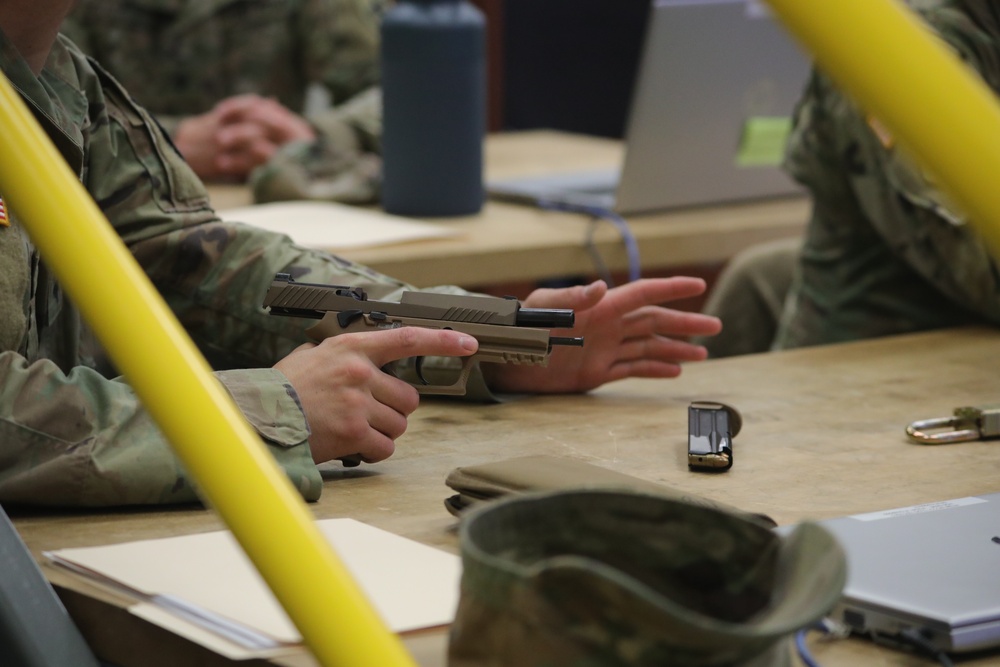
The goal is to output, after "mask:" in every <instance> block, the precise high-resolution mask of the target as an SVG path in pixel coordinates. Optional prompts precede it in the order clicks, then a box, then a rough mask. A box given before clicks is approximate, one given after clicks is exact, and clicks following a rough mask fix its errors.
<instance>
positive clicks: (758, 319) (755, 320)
mask: <svg viewBox="0 0 1000 667" xmlns="http://www.w3.org/2000/svg"><path fill="white" fill-rule="evenodd" d="M801 248H802V241H801V239H799V238H790V239H779V240H777V241H769V242H767V243H760V244H757V245H754V246H751V247H750V248H747V249H746V250H744V251H743V252H741V253H739V254H737V255H736V256H735V257H733V259H732V260H731V261H730V262H729V264H727V265H726V268H725V269H723V271H722V273H721V274H720V275H719V280H718V282H717V283H716V284H715V286H713V287H712V291H711V293H710V294H709V295H708V301H707V302H706V304H705V307H704V309H703V312H704V313H705V314H707V315H715V316H716V317H718V318H719V319H721V320H722V332H721V333H719V334H718V335H716V336H707V337H704V338H697V339H695V340H694V341H693V342H695V343H698V344H699V345H704V346H705V347H706V348H707V349H708V356H709V358H712V359H715V358H720V357H731V356H734V355H737V354H754V353H757V352H767V351H768V350H770V349H771V346H772V344H773V343H774V339H775V336H776V334H777V332H778V323H779V322H780V321H781V313H782V310H783V309H784V306H785V298H786V297H787V296H788V293H789V291H790V290H791V288H792V279H793V275H794V273H795V266H796V263H797V261H798V256H799V251H800V249H801Z"/></svg>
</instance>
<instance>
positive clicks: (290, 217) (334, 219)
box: [218, 201, 458, 250]
mask: <svg viewBox="0 0 1000 667" xmlns="http://www.w3.org/2000/svg"><path fill="white" fill-rule="evenodd" d="M218 214H219V216H220V217H221V218H222V219H223V220H228V221H232V222H245V223H247V224H249V225H254V226H255V227H262V228H264V229H269V230H271V231H275V232H281V233H283V234H288V235H289V236H290V237H292V240H293V241H295V242H296V243H297V244H299V245H301V246H304V247H307V248H321V249H326V250H342V249H346V248H363V247H367V246H380V245H390V244H395V243H410V242H413V241H420V240H423V239H436V238H445V237H449V236H456V235H457V234H458V232H456V231H455V230H452V229H448V228H447V227H444V226H441V225H434V224H431V223H427V222H418V221H416V220H411V219H409V218H404V217H402V216H396V215H389V214H388V213H383V212H381V211H377V210H372V209H366V208H360V207H357V206H347V205H345V204H335V203H332V202H331V203H327V202H307V201H293V202H274V203H270V204H258V205H256V206H244V207H240V208H231V209H226V210H222V211H218Z"/></svg>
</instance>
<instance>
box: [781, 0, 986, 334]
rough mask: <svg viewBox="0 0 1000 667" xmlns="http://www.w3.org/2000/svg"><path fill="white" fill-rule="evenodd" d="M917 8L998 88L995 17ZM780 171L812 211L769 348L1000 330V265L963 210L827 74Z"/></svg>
mask: <svg viewBox="0 0 1000 667" xmlns="http://www.w3.org/2000/svg"><path fill="white" fill-rule="evenodd" d="M923 4H924V5H927V9H926V10H925V12H926V13H925V14H924V16H925V18H926V19H927V21H928V22H929V23H930V25H931V26H932V27H933V28H934V29H935V30H937V31H938V32H939V33H940V35H941V36H942V37H943V38H944V39H945V41H946V42H947V43H948V44H949V45H950V46H951V47H952V48H953V49H955V50H956V51H957V52H958V54H959V55H960V56H961V57H962V58H963V59H964V60H965V61H967V62H968V63H969V64H970V65H971V66H972V67H973V68H974V69H975V70H976V71H978V72H979V74H980V76H981V77H982V78H983V80H984V81H985V82H986V84H987V85H988V86H989V87H990V88H992V89H993V90H994V91H1000V22H998V17H1000V9H997V8H996V7H995V5H994V3H993V2H991V1H990V0H966V1H964V2H955V1H944V2H938V3H930V2H923ZM934 4H936V5H937V6H933V5H934ZM786 167H787V169H788V170H789V172H790V173H791V174H792V175H793V176H794V177H795V178H796V179H797V180H799V181H800V182H802V183H803V184H804V185H806V186H807V187H808V188H809V190H810V192H811V193H812V197H813V202H814V204H813V213H812V218H811V220H810V222H809V226H808V228H807V231H806V237H805V244H804V246H803V248H802V252H801V255H800V259H799V267H798V269H799V275H798V276H797V278H796V283H795V285H794V286H793V290H792V294H791V295H790V298H789V300H788V302H787V303H786V309H785V312H784V314H783V318H782V322H781V325H780V328H779V333H778V336H777V340H776V342H775V346H776V347H778V348H787V347H798V346H803V345H815V344H822V343H836V342H840V341H848V340H855V339H859V338H871V337H876V336H885V335H889V334H900V333H907V332H913V331H922V330H927V329H937V328H943V327H949V326H957V325H963V324H973V323H975V324H1000V277H998V276H1000V274H998V267H997V264H996V262H995V261H994V260H993V259H992V258H991V257H990V255H989V253H988V252H987V249H986V247H985V245H984V244H983V242H982V241H981V240H980V238H979V237H978V236H977V235H976V234H975V232H974V230H973V229H971V228H970V227H969V226H968V225H967V224H965V222H964V220H963V216H962V213H961V211H959V210H958V209H957V208H956V207H955V206H953V205H952V204H951V203H949V202H948V200H947V199H946V198H945V197H944V196H943V195H942V194H941V193H940V192H939V191H938V190H937V188H936V187H935V185H934V184H933V182H932V181H931V180H930V179H929V178H928V177H927V175H926V174H924V173H923V172H922V170H921V169H919V168H918V167H916V166H915V164H914V162H913V161H912V160H911V159H909V158H908V157H907V156H906V155H904V154H902V153H901V152H900V151H899V150H898V148H896V147H895V146H894V145H893V141H892V137H891V136H889V135H888V133H887V132H885V131H884V129H883V128H882V127H881V126H880V125H879V123H878V119H875V118H871V117H868V116H866V115H865V114H864V113H862V112H861V111H859V110H858V108H857V107H856V106H855V105H854V104H853V103H852V102H850V101H849V100H848V99H846V98H845V97H844V96H843V95H842V94H840V93H839V92H838V91H837V90H836V89H835V88H834V87H833V85H832V84H831V83H830V82H829V80H828V79H826V78H825V77H823V76H822V75H819V74H817V75H814V77H813V79H812V81H811V82H810V84H809V86H808V89H807V91H806V94H805V96H804V98H803V100H802V101H801V102H800V104H799V105H798V108H797V110H796V119H795V129H794V132H793V135H792V137H791V139H790V143H789V148H788V154H787V159H786Z"/></svg>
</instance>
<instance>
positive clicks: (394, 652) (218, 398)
mask: <svg viewBox="0 0 1000 667" xmlns="http://www.w3.org/2000/svg"><path fill="white" fill-rule="evenodd" d="M0 128H2V131H0V155H2V156H3V159H0V194H2V195H3V197H4V199H5V200H6V201H7V204H8V206H9V207H10V209H11V211H13V212H14V213H16V214H17V216H18V219H19V220H20V221H21V222H22V223H23V224H24V226H25V228H26V229H27V231H28V233H29V235H30V236H31V238H32V240H33V241H34V243H35V245H36V246H37V247H38V249H39V251H40V253H41V255H42V257H43V258H44V259H45V262H46V264H47V266H48V267H49V268H50V269H51V270H52V271H53V272H54V273H55V274H56V276H57V277H58V279H59V282H60V283H61V284H62V286H63V287H64V289H65V290H66V292H67V293H68V294H69V295H70V297H71V298H72V300H73V302H74V303H75V304H76V305H77V306H78V307H79V308H80V310H81V312H82V313H83V315H84V317H85V318H86V320H87V321H88V323H89V324H90V325H91V327H92V328H93V329H94V331H95V333H96V334H97V336H98V337H99V338H100V340H101V342H102V343H103V344H104V346H105V347H106V348H107V350H108V352H109V354H110V355H111V357H112V359H113V360H114V362H115V363H116V364H117V365H118V367H119V368H120V369H121V370H122V372H123V374H124V375H125V376H126V377H127V378H128V379H129V382H130V383H131V385H132V387H133V388H134V389H135V392H136V393H137V394H138V396H139V397H140V399H141V400H142V402H143V405H145V407H146V409H147V410H148V411H149V413H150V414H151V415H152V417H153V419H155V420H156V423H157V424H158V425H159V426H160V428H161V429H162V430H163V432H164V433H165V434H166V436H167V439H168V440H169V442H170V443H171V445H172V446H173V448H174V451H175V452H176V454H177V456H178V458H179V459H180V460H181V462H182V463H183V464H184V467H185V468H186V469H187V471H188V472H189V473H190V474H191V476H192V477H193V479H194V481H195V482H196V483H197V485H198V487H199V489H200V491H201V493H202V494H203V495H204V497H205V498H206V500H207V501H208V503H209V504H210V505H211V506H212V507H214V508H215V509H216V510H217V511H218V512H219V514H220V516H221V517H222V519H223V520H224V521H225V522H226V524H227V525H228V526H229V528H230V530H231V531H232V532H233V535H234V536H235V537H236V539H237V541H239V543H240V544H241V545H242V547H243V549H244V551H246V553H247V555H248V556H249V558H250V559H251V560H252V561H253V563H254V565H255V566H256V567H257V569H258V571H259V572H260V573H261V576H262V577H263V578H264V580H265V581H266V582H267V583H268V585H269V586H270V587H271V590H272V591H273V592H274V594H275V596H276V597H277V599H278V600H279V601H280V602H281V604H282V606H283V607H284V608H285V610H286V611H287V613H288V615H289V617H290V618H291V619H292V621H293V622H294V623H295V625H296V627H298V629H299V632H300V633H301V634H302V637H303V639H304V640H305V643H306V644H307V645H308V646H309V648H311V649H312V651H313V653H314V654H315V655H316V657H317V658H318V659H319V661H320V662H321V664H323V665H326V666H327V667H333V666H334V665H338V666H344V667H350V666H356V667H374V666H379V667H383V666H395V665H414V664H415V663H414V662H413V660H412V658H411V657H410V656H409V654H408V653H407V652H406V650H405V649H404V648H403V645H402V642H401V641H400V640H399V638H398V637H397V636H396V635H395V634H393V633H392V632H390V631H389V630H388V629H387V628H386V627H385V625H384V623H383V621H382V619H381V618H380V617H379V616H378V614H377V612H376V611H375V610H374V609H373V608H372V607H371V605H370V603H369V602H368V600H367V598H366V597H365V595H364V593H363V592H362V591H361V590H360V589H359V588H358V586H357V584H356V583H355V582H354V580H353V579H352V577H351V576H350V573H349V572H348V571H347V570H346V569H345V567H344V566H343V564H342V563H341V562H340V561H339V559H338V558H337V556H336V555H335V554H334V553H333V550H332V548H331V547H330V545H329V544H328V543H327V542H326V540H325V539H324V538H323V536H322V534H321V533H320V532H319V530H318V529H317V528H316V525H315V523H313V521H312V517H311V515H310V514H309V512H308V511H307V509H306V507H305V504H304V503H303V501H302V499H301V497H299V495H298V493H297V492H296V490H295V489H294V487H293V486H292V485H291V483H290V482H289V480H288V478H287V477H286V476H285V475H284V473H283V472H282V471H281V470H280V469H279V468H278V466H277V464H276V463H275V461H274V459H273V458H272V457H271V456H270V454H269V453H268V452H267V449H266V448H265V447H264V445H263V443H262V442H261V441H260V440H259V438H258V437H257V435H256V434H255V433H254V432H253V430H252V429H251V428H250V426H249V425H248V424H247V422H246V420H245V419H244V417H243V415H242V414H241V413H240V412H239V410H238V409H237V407H236V406H235V405H234V404H233V402H232V400H231V399H230V398H229V395H228V394H227V393H226V392H225V390H224V389H223V388H222V386H221V385H220V384H219V383H218V382H217V381H216V379H215V377H214V376H212V374H211V372H210V368H209V367H208V364H207V363H206V362H205V360H204V359H203V358H202V357H201V355H200V353H199V352H198V350H197V348H195V346H194V344H193V343H192V342H191V340H190V338H188V337H187V335H186V333H185V332H184V330H183V329H182V328H181V327H180V325H179V323H178V322H177V320H176V319H175V318H174V316H173V313H171V312H170V310H169V309H168V308H167V306H166V304H165V303H164V302H163V300H162V299H161V298H160V295H159V294H158V293H157V292H156V290H155V288H154V287H153V286H152V284H151V283H150V282H149V279H148V278H147V277H146V275H145V274H144V273H143V272H142V269H141V268H140V267H139V266H138V265H137V264H136V262H135V260H134V259H133V258H132V256H131V255H130V254H129V252H128V250H127V249H126V248H125V246H124V244H123V243H122V242H121V239H120V238H118V236H117V235H116V233H115V232H114V230H113V229H112V228H111V226H110V225H109V224H108V222H107V220H106V219H105V218H104V216H103V215H102V213H101V212H100V210H99V209H98V208H97V206H96V204H95V203H94V201H93V200H92V199H91V197H90V196H89V195H88V194H87V192H86V191H85V190H84V188H83V186H82V185H81V184H80V182H79V181H78V180H77V179H76V178H75V177H74V175H73V174H72V172H71V171H70V169H69V167H68V166H67V164H66V163H65V161H64V160H63V159H62V157H61V156H60V155H59V153H58V152H57V151H56V149H55V147H54V146H53V145H52V143H51V141H49V139H48V137H47V136H46V135H45V134H44V132H43V131H42V129H41V127H40V126H39V125H38V123H37V122H36V121H35V119H34V117H32V116H31V114H30V113H29V112H28V110H27V107H26V106H25V104H24V102H23V101H22V100H21V99H20V98H19V97H18V96H17V94H16V93H15V92H14V90H13V88H12V87H11V85H10V83H9V82H8V81H7V78H6V77H5V76H0ZM251 297H252V295H250V296H248V298H251Z"/></svg>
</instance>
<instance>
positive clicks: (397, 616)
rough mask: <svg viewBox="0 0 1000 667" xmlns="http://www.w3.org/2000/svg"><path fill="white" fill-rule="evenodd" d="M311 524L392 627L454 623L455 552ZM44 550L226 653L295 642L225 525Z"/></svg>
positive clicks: (334, 522) (354, 526)
mask: <svg viewBox="0 0 1000 667" xmlns="http://www.w3.org/2000/svg"><path fill="white" fill-rule="evenodd" d="M317 525H318V526H319V528H320V530H321V531H322V533H323V534H324V536H325V537H326V538H327V540H328V541H329V542H330V544H331V545H332V546H333V548H334V551H335V552H336V553H337V555H338V556H339V557H340V559H341V561H342V562H343V563H344V565H345V567H346V568H347V569H348V570H349V571H350V572H351V574H353V575H354V577H355V580H356V581H357V582H358V584H359V586H360V587H361V589H362V590H363V591H364V592H365V593H367V595H368V599H369V600H370V601H371V603H372V605H373V607H374V608H375V609H376V610H377V611H378V612H379V613H380V614H381V616H382V618H383V620H384V621H385V623H386V625H387V627H389V628H390V629H391V630H393V631H395V632H399V633H405V632H408V631H413V630H419V629H424V628H431V627H439V626H442V625H447V624H449V623H451V621H452V620H453V619H454V616H455V609H456V606H457V604H458V594H459V593H458V585H459V578H460V576H461V561H460V559H459V558H458V557H457V556H455V555H453V554H449V553H446V552H444V551H440V550H438V549H434V548H432V547H428V546H426V545H423V544H420V543H418V542H414V541H413V540H409V539H406V538H403V537H400V536H398V535H394V534H392V533H389V532H386V531H383V530H380V529H378V528H374V527H372V526H369V525H366V524H363V523H360V522H358V521H354V520H352V519H329V520H325V521H318V522H317ZM44 555H45V556H46V557H47V558H49V559H50V560H51V561H52V562H53V563H55V564H57V565H60V566H62V567H65V568H68V569H69V570H71V571H73V572H76V573H78V574H81V575H83V576H86V577H87V578H89V579H91V580H93V581H96V582H98V583H101V584H103V585H106V586H111V587H113V588H115V589H116V590H118V591H125V592H127V593H129V594H131V595H132V596H134V597H135V598H136V599H137V600H138V601H139V603H138V604H137V605H135V606H134V607H132V608H130V611H132V612H133V613H135V614H137V615H139V616H142V617H144V618H146V619H147V620H150V621H151V622H154V623H158V624H160V625H164V626H166V627H168V628H169V629H171V630H173V631H175V632H178V633H179V634H182V635H184V636H187V637H188V638H189V639H192V640H194V641H198V642H199V643H201V644H203V645H206V646H208V647H209V648H212V649H213V650H216V651H218V652H220V653H223V654H225V655H229V656H231V657H247V656H248V655H256V654H255V653H254V651H265V652H267V651H271V650H274V649H281V648H287V647H291V646H295V647H297V646H298V645H299V644H300V643H301V639H302V638H301V635H300V634H299V632H298V630H296V628H295V626H294V625H293V624H292V622H291V620H290V619H289V618H288V616H287V615H286V614H285V612H284V610H283V609H282V608H281V606H280V604H279V603H278V601H277V600H276V599H275V597H274V596H273V594H272V593H271V591H270V589H269V588H268V587H267V585H266V584H265V583H264V581H263V579H261V577H260V575H259V574H258V573H257V570H256V569H255V568H254V567H253V564H252V563H251V561H250V560H249V559H248V558H247V557H246V555H245V554H244V553H243V550H242V549H241V548H240V547H239V545H238V544H237V542H236V540H235V539H234V538H233V536H232V534H231V533H229V532H228V531H220V532H214V533H203V534H198V535H186V536H182V537H173V538H166V539H160V540H145V541H140V542H128V543H125V544H117V545H112V546H106V547H88V548H80V549H64V550H61V551H53V552H46V553H45V554H44ZM331 622H336V621H335V620H334V619H331ZM220 640H221V641H220ZM247 652H249V653H247Z"/></svg>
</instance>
